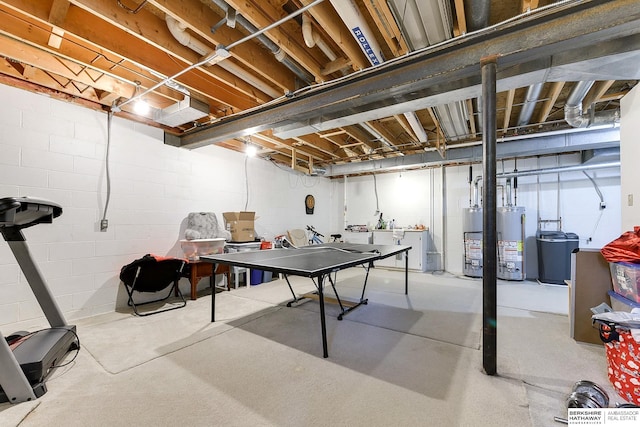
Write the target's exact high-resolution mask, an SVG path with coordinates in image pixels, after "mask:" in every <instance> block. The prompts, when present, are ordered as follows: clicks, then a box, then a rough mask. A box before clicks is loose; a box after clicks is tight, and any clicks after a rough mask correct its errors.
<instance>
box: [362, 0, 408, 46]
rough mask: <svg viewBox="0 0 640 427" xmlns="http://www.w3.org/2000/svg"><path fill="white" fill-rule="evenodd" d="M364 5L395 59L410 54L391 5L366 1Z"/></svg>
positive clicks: (373, 0) (380, 1)
mask: <svg viewBox="0 0 640 427" xmlns="http://www.w3.org/2000/svg"><path fill="white" fill-rule="evenodd" d="M364 5H365V7H366V8H367V10H368V11H369V14H370V15H371V18H372V19H373V22H375V24H376V26H377V27H378V29H379V30H380V33H381V34H382V38H383V39H384V41H385V43H386V44H387V46H388V47H389V49H390V50H391V53H392V54H393V56H394V57H397V56H402V55H406V54H407V53H408V52H409V47H408V46H407V42H406V41H405V39H404V37H403V36H402V32H401V31H400V28H398V24H397V23H396V21H395V19H394V17H393V14H392V13H391V9H390V8H389V4H388V3H387V1H385V0H365V1H364Z"/></svg>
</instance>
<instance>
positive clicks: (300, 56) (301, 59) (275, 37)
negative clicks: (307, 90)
mask: <svg viewBox="0 0 640 427" xmlns="http://www.w3.org/2000/svg"><path fill="white" fill-rule="evenodd" d="M225 1H226V2H227V4H229V6H231V7H232V8H234V9H235V10H236V11H238V12H240V13H241V14H242V16H244V17H245V18H246V19H247V20H249V21H250V22H251V23H252V24H253V25H255V26H256V27H257V28H265V27H267V26H269V25H271V24H273V23H274V22H275V21H276V20H277V19H273V18H272V17H273V16H277V15H278V12H277V11H275V10H274V9H273V7H272V6H271V5H270V4H268V3H267V2H262V3H261V4H260V8H257V7H255V6H254V5H253V4H252V2H250V1H247V0H243V1H241V0H225ZM264 11H266V12H268V14H265V13H264ZM265 34H266V35H267V37H269V38H270V39H271V40H272V41H273V42H274V43H276V44H277V45H278V46H279V47H280V48H281V49H282V50H284V51H285V52H286V53H287V54H288V55H289V56H290V57H291V58H293V59H294V60H295V61H296V62H297V63H298V64H302V65H303V66H304V68H306V69H307V70H308V71H309V72H310V73H311V74H312V75H313V76H314V77H315V78H316V80H318V81H321V80H324V78H323V76H322V67H321V66H320V64H319V63H318V62H317V61H316V60H315V58H313V57H312V56H311V55H310V53H309V51H308V49H307V48H306V46H304V42H302V43H300V42H298V40H300V41H302V32H301V33H300V36H299V37H294V36H293V35H291V34H288V33H286V32H284V31H283V30H282V29H281V28H280V27H276V28H274V29H272V30H269V31H267V32H266V33H265Z"/></svg>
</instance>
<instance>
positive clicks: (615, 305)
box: [607, 291, 640, 313]
mask: <svg viewBox="0 0 640 427" xmlns="http://www.w3.org/2000/svg"><path fill="white" fill-rule="evenodd" d="M607 293H608V294H609V299H610V300H611V308H612V309H613V311H626V312H628V313H630V312H631V310H633V309H634V308H640V303H639V302H635V301H631V300H630V299H629V298H625V297H623V296H622V295H620V294H619V293H617V292H614V291H608V292H607Z"/></svg>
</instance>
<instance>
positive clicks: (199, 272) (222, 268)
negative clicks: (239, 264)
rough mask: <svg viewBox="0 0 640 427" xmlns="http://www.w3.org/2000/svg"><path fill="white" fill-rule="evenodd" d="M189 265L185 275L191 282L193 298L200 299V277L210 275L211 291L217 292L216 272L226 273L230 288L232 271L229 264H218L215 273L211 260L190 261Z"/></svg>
mask: <svg viewBox="0 0 640 427" xmlns="http://www.w3.org/2000/svg"><path fill="white" fill-rule="evenodd" d="M187 265H188V275H185V277H187V278H188V279H189V283H191V299H192V300H196V299H198V292H197V287H198V283H199V282H200V279H203V278H205V277H209V281H210V285H211V292H215V288H214V287H215V275H216V274H224V275H225V276H226V277H227V290H229V283H230V282H229V280H230V272H229V266H228V265H221V264H219V265H217V268H216V271H215V274H214V272H213V264H212V263H210V262H204V261H189V263H188V264H187Z"/></svg>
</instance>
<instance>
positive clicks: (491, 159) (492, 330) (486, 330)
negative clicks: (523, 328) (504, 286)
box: [480, 56, 498, 375]
mask: <svg viewBox="0 0 640 427" xmlns="http://www.w3.org/2000/svg"><path fill="white" fill-rule="evenodd" d="M496 61H497V58H496V57H495V56H493V57H489V58H483V59H482V60H481V63H480V65H481V71H482V102H483V106H482V109H483V111H484V115H483V123H484V133H483V135H482V139H483V141H482V147H483V149H482V162H483V165H484V181H485V183H484V186H483V191H482V196H483V197H482V205H483V209H482V263H483V265H482V270H483V273H482V295H483V298H482V299H483V304H482V307H483V310H482V311H483V320H482V324H483V334H482V350H483V353H482V356H483V357H482V360H483V367H484V371H485V373H486V374H487V375H495V374H496V358H497V349H496V347H497V320H498V319H497V299H496V285H497V259H496V253H497V232H496V151H497V150H496V146H497V143H496V137H497V120H496V75H497V63H496Z"/></svg>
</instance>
